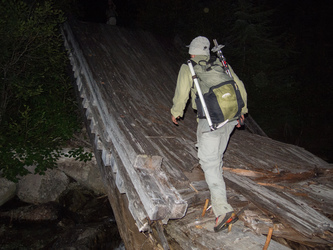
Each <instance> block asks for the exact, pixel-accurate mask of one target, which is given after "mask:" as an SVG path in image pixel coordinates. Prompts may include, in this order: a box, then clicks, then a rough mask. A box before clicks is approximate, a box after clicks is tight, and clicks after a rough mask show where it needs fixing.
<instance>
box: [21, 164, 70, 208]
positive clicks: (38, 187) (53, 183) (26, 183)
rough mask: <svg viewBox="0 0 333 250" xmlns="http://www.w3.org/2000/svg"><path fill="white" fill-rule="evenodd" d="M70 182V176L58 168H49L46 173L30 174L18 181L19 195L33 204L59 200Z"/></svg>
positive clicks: (22, 199)
mask: <svg viewBox="0 0 333 250" xmlns="http://www.w3.org/2000/svg"><path fill="white" fill-rule="evenodd" d="M30 172H33V171H30ZM69 182H70V181H69V177H68V176H67V175H66V174H65V173H63V172H62V171H60V170H58V169H48V170H47V171H46V172H45V175H38V174H36V175H35V174H28V175H26V176H24V177H22V178H21V180H20V181H19V182H18V185H17V196H18V198H19V199H20V200H21V201H24V202H27V203H32V204H41V203H47V202H51V201H57V200H58V198H59V197H60V195H61V193H62V192H64V191H65V190H66V188H67V186H68V184H69Z"/></svg>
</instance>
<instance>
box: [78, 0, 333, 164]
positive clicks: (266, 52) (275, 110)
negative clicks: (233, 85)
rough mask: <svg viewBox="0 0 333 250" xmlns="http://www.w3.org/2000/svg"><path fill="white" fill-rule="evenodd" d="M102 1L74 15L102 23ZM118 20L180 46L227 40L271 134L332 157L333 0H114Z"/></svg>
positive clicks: (256, 114) (86, 2)
mask: <svg viewBox="0 0 333 250" xmlns="http://www.w3.org/2000/svg"><path fill="white" fill-rule="evenodd" d="M108 3H112V1H107V0H99V1H96V0H95V1H92V0H83V1H80V3H79V5H76V6H75V8H73V12H72V14H73V13H74V15H76V17H77V18H78V19H80V20H83V21H89V22H100V23H105V22H106V15H105V13H106V10H107V8H108ZM113 4H114V6H115V8H114V9H113V10H114V11H115V12H116V18H117V25H118V26H125V27H128V28H130V29H143V30H148V31H150V32H152V33H154V34H155V35H156V36H157V37H159V38H160V39H163V40H164V41H167V42H170V44H173V45H178V48H180V54H181V55H183V58H184V60H186V58H187V56H188V54H187V49H186V48H185V47H184V45H186V44H189V43H190V41H191V40H192V39H193V38H194V37H196V36H198V35H203V36H206V37H208V38H209V39H210V41H211V42H212V39H214V38H216V39H217V40H218V41H219V42H220V43H222V44H225V45H226V47H225V48H224V51H223V52H224V55H225V57H226V58H227V61H228V62H229V63H230V64H231V65H232V66H233V68H234V70H235V72H236V73H237V75H238V76H239V77H240V78H241V79H242V80H243V82H244V83H245V86H246V88H247V91H248V106H249V113H250V114H251V116H252V117H253V118H254V119H255V120H256V121H257V123H258V124H259V125H260V126H261V127H262V129H263V130H264V131H265V132H266V133H267V134H268V135H269V136H270V137H271V138H273V139H277V140H280V141H283V142H287V143H292V144H295V145H298V146H301V147H304V148H306V149H307V150H309V151H310V152H312V153H314V154H316V155H318V156H319V157H321V158H323V159H324V160H326V161H329V162H332V161H333V158H332V154H331V152H332V148H333V147H332V145H333V143H332V139H333V136H332V135H333V133H332V116H331V114H330V111H331V108H332V101H331V99H332V96H333V95H332V93H333V91H332V89H333V88H332V84H331V79H332V73H331V72H332V22H331V20H330V19H331V15H332V4H331V1H329V0H323V1H315V0H302V1H300V0H295V1H290V0H280V1H268V0H238V1H234V0H225V1H218V0H208V1H203V0H192V1H181V0H170V1H156V0H143V1H134V0H114V1H113Z"/></svg>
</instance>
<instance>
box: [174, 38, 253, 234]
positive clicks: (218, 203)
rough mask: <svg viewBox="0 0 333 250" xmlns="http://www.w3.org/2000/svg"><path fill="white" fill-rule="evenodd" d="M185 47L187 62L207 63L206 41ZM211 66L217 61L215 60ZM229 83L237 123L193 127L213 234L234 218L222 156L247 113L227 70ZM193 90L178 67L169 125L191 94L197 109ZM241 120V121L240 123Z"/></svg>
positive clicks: (190, 80)
mask: <svg viewBox="0 0 333 250" xmlns="http://www.w3.org/2000/svg"><path fill="white" fill-rule="evenodd" d="M188 47H189V54H190V57H191V60H192V61H194V62H195V63H197V64H198V63H199V61H202V60H204V61H209V59H210V42H209V40H208V39H207V38H206V37H203V36H198V37H196V38H195V39H193V40H192V42H191V43H190V45H189V46H188ZM215 63H219V64H220V65H221V66H222V64H221V62H220V61H219V59H216V62H215ZM229 70H230V72H231V74H232V77H233V80H234V81H235V82H236V84H237V85H238V86H240V89H241V95H242V99H243V101H244V107H243V108H242V110H241V117H240V118H239V119H238V120H236V119H235V120H231V121H229V122H227V123H226V124H225V125H224V126H223V127H221V128H218V129H216V130H214V131H211V130H210V126H209V124H208V122H207V119H198V126H197V145H196V146H197V148H198V158H199V163H200V165H201V168H202V170H203V171H204V174H205V179H206V182H207V184H208V187H209V190H210V195H211V205H212V209H213V212H214V214H215V217H216V222H215V223H216V224H215V227H214V231H215V232H219V231H221V230H223V229H226V228H227V227H228V226H229V225H230V224H232V223H233V222H235V221H237V219H238V218H237V215H236V214H235V213H234V211H233V208H232V207H231V205H230V204H229V203H228V201H227V194H226V186H225V182H224V179H223V172H222V166H223V154H224V151H225V150H226V147H227V145H228V142H229V138H230V134H231V133H232V131H233V130H234V128H235V126H236V127H241V124H242V123H241V122H243V120H244V115H245V114H246V113H247V112H248V109H247V94H246V91H245V88H244V84H243V82H242V81H241V80H240V79H239V78H238V77H237V75H236V74H235V73H234V72H233V70H232V68H231V67H229ZM196 93H197V90H196V88H195V87H194V85H193V78H192V75H191V72H190V68H189V66H188V65H187V64H183V65H182V66H181V68H180V71H179V74H178V79H177V85H176V89H175V94H174V97H173V106H172V108H171V119H172V122H173V123H174V124H176V125H178V120H179V119H180V117H183V114H184V109H185V106H186V103H187V101H188V99H189V96H190V95H191V99H192V108H193V109H195V110H196V109H197V106H196V103H195V101H194V100H195V96H196ZM240 120H241V121H240Z"/></svg>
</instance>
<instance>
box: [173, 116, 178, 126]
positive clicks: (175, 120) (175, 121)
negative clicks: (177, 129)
mask: <svg viewBox="0 0 333 250" xmlns="http://www.w3.org/2000/svg"><path fill="white" fill-rule="evenodd" d="M177 119H179V116H178V117H177V118H175V117H174V116H173V115H171V120H172V122H173V123H174V124H176V125H178V120H177Z"/></svg>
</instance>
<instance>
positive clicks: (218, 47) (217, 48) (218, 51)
mask: <svg viewBox="0 0 333 250" xmlns="http://www.w3.org/2000/svg"><path fill="white" fill-rule="evenodd" d="M213 42H214V45H215V47H214V48H212V51H213V52H214V53H216V54H217V56H218V57H219V59H220V61H221V63H222V65H223V67H224V69H225V72H226V73H227V74H228V75H229V76H230V77H231V78H233V77H232V75H231V72H230V70H229V66H228V63H227V61H226V59H225V57H224V55H223V53H222V48H223V47H224V45H222V44H220V45H219V44H218V43H217V40H216V39H213Z"/></svg>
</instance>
